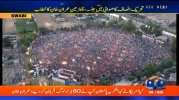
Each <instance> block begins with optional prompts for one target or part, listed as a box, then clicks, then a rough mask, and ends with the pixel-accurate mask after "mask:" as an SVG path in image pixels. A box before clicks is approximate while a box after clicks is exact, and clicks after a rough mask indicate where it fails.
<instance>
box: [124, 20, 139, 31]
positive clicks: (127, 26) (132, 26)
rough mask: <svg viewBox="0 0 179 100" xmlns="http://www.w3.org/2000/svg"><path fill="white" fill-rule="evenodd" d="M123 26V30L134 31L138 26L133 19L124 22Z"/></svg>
mask: <svg viewBox="0 0 179 100" xmlns="http://www.w3.org/2000/svg"><path fill="white" fill-rule="evenodd" d="M121 28H122V30H123V31H127V32H132V31H135V29H136V26H135V24H134V23H133V22H132V21H131V20H129V21H128V22H126V23H124V24H123V25H122V27H121Z"/></svg>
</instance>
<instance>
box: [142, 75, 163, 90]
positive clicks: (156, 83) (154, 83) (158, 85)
mask: <svg viewBox="0 0 179 100" xmlns="http://www.w3.org/2000/svg"><path fill="white" fill-rule="evenodd" d="M145 86H146V88H148V89H151V90H161V89H165V87H166V80H164V79H162V78H159V77H157V78H156V77H154V78H149V79H148V80H146V82H145Z"/></svg>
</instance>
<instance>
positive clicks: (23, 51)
mask: <svg viewBox="0 0 179 100" xmlns="http://www.w3.org/2000/svg"><path fill="white" fill-rule="evenodd" d="M21 50H22V53H25V52H26V51H27V46H25V45H23V44H21Z"/></svg>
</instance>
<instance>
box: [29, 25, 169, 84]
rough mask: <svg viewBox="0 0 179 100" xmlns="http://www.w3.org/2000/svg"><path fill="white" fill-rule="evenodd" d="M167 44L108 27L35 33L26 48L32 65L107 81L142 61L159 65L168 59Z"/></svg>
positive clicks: (82, 79) (139, 67)
mask: <svg viewBox="0 0 179 100" xmlns="http://www.w3.org/2000/svg"><path fill="white" fill-rule="evenodd" d="M170 50H171V48H170V46H168V45H166V44H165V45H161V44H158V43H156V42H150V41H146V39H143V38H141V37H137V36H135V35H132V34H125V33H122V32H121V33H120V32H119V31H115V30H111V29H106V28H102V29H97V28H91V29H87V30H81V29H79V30H76V31H59V32H56V33H55V34H47V35H43V36H39V37H38V38H37V39H36V40H34V41H33V42H32V43H31V45H30V47H29V51H30V53H31V54H32V55H33V61H34V62H33V64H34V65H36V64H39V66H41V67H44V68H46V69H48V74H50V73H53V71H54V70H58V69H60V68H64V69H68V70H72V71H75V72H76V76H75V78H76V79H77V81H83V82H87V81H88V82H93V83H97V82H98V80H100V79H101V78H103V77H110V79H111V84H112V83H115V82H117V81H119V80H121V79H122V77H124V76H126V75H128V74H130V72H134V71H137V70H141V69H142V68H143V67H144V66H145V65H146V64H156V65H157V64H160V63H161V61H163V60H165V59H169V58H171V53H170Z"/></svg>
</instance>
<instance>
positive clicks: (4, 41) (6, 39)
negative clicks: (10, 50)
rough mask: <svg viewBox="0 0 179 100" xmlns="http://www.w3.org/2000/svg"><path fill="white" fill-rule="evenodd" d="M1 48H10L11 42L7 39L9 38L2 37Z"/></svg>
mask: <svg viewBox="0 0 179 100" xmlns="http://www.w3.org/2000/svg"><path fill="white" fill-rule="evenodd" d="M3 46H4V47H12V44H11V41H10V39H9V37H4V38H3Z"/></svg>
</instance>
